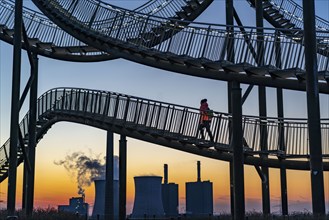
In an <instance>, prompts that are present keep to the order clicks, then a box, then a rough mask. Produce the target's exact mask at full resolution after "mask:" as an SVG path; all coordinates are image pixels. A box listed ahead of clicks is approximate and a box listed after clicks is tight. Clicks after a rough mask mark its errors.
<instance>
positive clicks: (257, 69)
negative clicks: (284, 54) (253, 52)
mask: <svg viewBox="0 0 329 220" xmlns="http://www.w3.org/2000/svg"><path fill="white" fill-rule="evenodd" d="M276 70H278V68H277V67H275V66H272V65H266V66H253V67H247V68H245V71H246V73H247V74H248V75H257V76H264V75H266V74H268V73H269V72H271V71H276Z"/></svg>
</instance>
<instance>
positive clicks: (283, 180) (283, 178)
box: [275, 32, 288, 216]
mask: <svg viewBox="0 0 329 220" xmlns="http://www.w3.org/2000/svg"><path fill="white" fill-rule="evenodd" d="M275 41H276V43H275V57H276V58H277V59H276V67H278V68H281V67H282V64H281V45H280V32H277V37H276V39H275ZM276 97H277V101H276V102H277V112H278V118H279V131H278V132H279V140H278V142H279V147H280V150H281V151H282V152H285V151H286V146H285V143H284V124H283V123H284V121H283V117H284V111H283V90H282V88H277V89H276ZM279 160H280V161H283V160H284V159H283V158H279ZM280 185H281V210H282V215H283V216H285V215H288V193H287V170H286V167H285V166H284V165H283V164H282V165H281V167H280Z"/></svg>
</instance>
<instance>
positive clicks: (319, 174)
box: [303, 0, 325, 217]
mask: <svg viewBox="0 0 329 220" xmlns="http://www.w3.org/2000/svg"><path fill="white" fill-rule="evenodd" d="M303 17H304V31H305V32H306V33H307V34H304V45H305V66H306V73H307V77H306V78H307V80H306V90H307V116H308V135H309V146H310V167H311V170H310V171H311V188H312V207H313V215H314V217H319V216H324V215H325V199H324V182H323V162H322V143H321V128H320V107H319V87H318V77H317V75H318V73H317V57H316V48H317V45H316V33H315V6H314V0H303Z"/></svg>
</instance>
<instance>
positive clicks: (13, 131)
mask: <svg viewBox="0 0 329 220" xmlns="http://www.w3.org/2000/svg"><path fill="white" fill-rule="evenodd" d="M22 11H23V0H16V3H15V24H14V33H15V34H14V55H13V77H12V93H11V118H10V148H9V149H10V152H9V171H8V193H7V210H8V215H9V216H13V215H15V209H16V182H17V146H18V132H19V126H18V123H19V95H20V81H21V54H22V51H21V48H22V37H21V36H22V34H21V33H22V23H23V19H22Z"/></svg>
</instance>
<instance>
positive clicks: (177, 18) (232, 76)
mask: <svg viewBox="0 0 329 220" xmlns="http://www.w3.org/2000/svg"><path fill="white" fill-rule="evenodd" d="M247 1H248V3H249V4H250V5H251V6H252V7H253V8H255V11H256V16H255V19H256V27H244V25H243V24H242V22H241V20H240V18H239V14H238V12H237V11H236V10H235V8H234V4H233V3H234V2H233V0H226V1H225V3H226V25H214V24H203V23H198V24H194V23H193V20H194V19H195V18H196V17H197V16H198V15H200V14H201V13H202V12H203V11H204V10H205V9H206V8H207V7H208V6H209V5H210V4H211V2H212V0H203V1H202V0H191V1H183V0H177V1H175V3H176V4H168V5H166V6H165V5H164V4H161V3H159V2H157V0H150V2H149V4H145V5H143V6H142V7H140V8H138V9H136V10H135V11H129V10H126V9H122V8H118V7H116V6H111V5H108V4H107V3H103V2H99V3H98V2H91V1H89V0H80V1H70V0H68V1H58V0H33V2H34V3H35V5H36V6H37V7H38V8H39V9H40V10H41V11H42V13H43V14H44V15H42V14H40V13H37V12H34V11H32V10H30V9H26V8H23V4H22V0H16V1H15V3H13V2H11V1H9V0H2V1H0V8H1V10H0V12H1V14H0V39H1V40H3V41H6V42H8V43H11V44H13V46H14V60H13V77H12V93H11V95H12V102H11V103H12V104H11V119H10V139H9V140H8V141H7V142H6V143H4V145H3V146H2V147H1V148H0V169H1V173H0V180H1V181H3V180H4V179H6V178H8V198H7V209H8V214H9V216H13V215H15V210H16V208H15V203H16V181H17V165H18V164H20V163H22V162H24V165H25V166H24V180H23V185H24V190H23V208H24V209H25V210H26V214H27V215H30V214H31V212H32V210H33V200H34V197H33V194H34V175H35V147H36V144H37V142H38V141H39V140H40V139H41V138H42V136H43V135H44V134H45V132H46V131H47V130H48V129H49V128H50V126H51V125H52V124H54V123H56V122H58V121H61V120H65V121H72V122H78V123H82V124H87V125H90V126H94V127H98V128H101V129H105V130H107V131H108V145H107V146H108V148H107V156H108V158H111V156H113V155H112V154H113V132H114V133H118V134H120V135H121V140H120V149H122V151H121V152H122V155H121V156H120V161H121V162H120V164H121V166H120V176H121V177H122V178H121V180H120V186H123V187H121V188H120V195H121V196H120V199H119V200H120V202H119V203H120V216H125V201H126V200H125V195H126V194H125V193H126V147H127V143H126V136H128V137H133V138H137V139H140V140H144V141H148V142H151V143H156V144H160V145H164V146H168V147H171V148H174V149H179V150H182V151H185V152H190V153H195V154H198V155H203V156H207V157H211V158H216V159H220V160H225V161H229V162H230V175H231V185H232V188H231V195H232V197H231V204H232V205H231V210H232V214H233V215H234V219H243V218H244V216H245V205H244V184H243V181H244V172H243V166H244V164H250V165H253V166H255V168H256V170H257V171H258V173H259V175H260V179H261V180H262V201H263V213H264V214H265V215H267V214H269V213H270V199H269V195H270V194H269V178H270V177H269V172H268V168H269V167H271V168H278V169H280V178H281V180H280V182H281V195H282V196H281V197H282V198H281V199H282V213H283V214H287V213H288V205H287V204H288V200H287V179H286V169H296V170H309V171H310V173H311V183H312V205H313V213H314V216H315V217H319V216H320V217H321V216H323V215H324V214H325V206H324V204H325V202H324V185H323V171H328V170H329V164H328V162H323V158H328V156H329V152H328V151H329V148H328V145H329V143H327V142H328V140H327V139H325V138H323V137H322V136H324V135H327V134H328V133H327V132H328V131H327V130H328V127H327V126H326V124H327V122H326V121H325V120H321V119H320V110H319V93H324V94H328V93H329V87H328V82H329V78H328V72H329V50H328V48H329V40H328V39H329V31H328V30H329V22H328V21H326V20H324V19H321V18H318V17H316V16H315V12H314V0H303V7H301V6H299V5H297V4H296V3H295V2H293V1H292V0H268V1H256V0H247ZM154 5H155V6H156V8H157V10H153V9H154ZM177 5H178V7H177ZM13 15H14V16H13ZM157 15H161V16H157ZM301 15H303V16H301ZM166 17H167V18H166ZM263 19H266V20H267V21H268V22H269V23H270V24H272V25H273V26H274V28H273V29H268V28H264V27H263ZM234 20H235V21H236V24H237V25H238V26H233V25H234ZM27 24H28V25H27ZM188 25H189V27H188V28H187V26H188ZM53 30H55V31H53ZM305 33H307V34H305ZM191 42H198V45H199V46H198V49H197V50H195V49H194V48H193V45H195V44H193V43H191ZM22 48H23V49H25V50H26V51H27V53H28V58H29V62H30V65H31V76H30V78H29V80H28V82H27V84H26V85H25V88H24V89H23V91H22V92H21V91H20V72H21V49H22ZM38 55H42V56H47V57H50V58H54V59H61V60H69V61H82V62H87V61H88V62H89V61H90V62H92V61H101V60H110V59H115V58H119V57H120V58H124V59H127V60H130V61H133V62H137V63H141V64H144V65H148V66H152V67H156V68H161V69H165V70H169V71H174V72H178V73H181V74H187V75H191V76H199V77H203V78H209V79H214V80H223V81H227V82H228V96H229V97H228V100H229V103H228V113H219V112H217V113H216V117H214V118H213V120H212V124H211V126H212V127H211V130H212V131H213V135H214V141H213V143H210V142H209V140H206V141H204V140H202V141H201V140H199V139H198V138H196V134H195V132H196V131H197V128H196V127H195V126H194V125H195V124H197V123H195V121H193V120H195V118H198V116H199V115H198V114H199V113H198V111H197V110H196V109H193V108H189V107H183V106H179V105H174V104H169V103H163V102H157V101H154V100H147V99H143V98H140V97H131V96H127V95H122V94H117V93H108V92H104V91H95V90H86V89H72V88H58V89H53V90H50V91H48V92H46V93H45V94H43V95H42V96H41V97H40V99H37V87H38ZM241 83H245V84H248V85H249V87H248V89H247V90H246V92H245V93H244V94H242V93H241V88H240V84H241ZM254 86H258V95H259V116H257V117H256V116H255V117H249V116H243V115H242V105H243V103H244V102H245V100H246V99H247V97H248V95H249V93H250V92H251V90H252V89H253V87H254ZM266 87H274V88H277V109H278V117H276V118H269V117H268V116H267V114H266V112H267V109H266ZM283 89H292V90H297V91H306V93H307V106H308V118H307V119H303V120H297V119H296V120H293V119H286V118H284V115H283ZM28 92H30V93H29V94H30V98H29V101H30V103H29V104H30V106H29V113H28V114H27V115H26V117H25V118H24V119H23V120H22V122H21V123H20V124H19V113H20V108H21V106H22V105H23V103H24V100H25V98H26V96H27V94H28ZM20 95H21V96H20ZM118 100H119V101H118ZM91 103H92V104H91ZM145 106H146V107H145ZM160 113H161V114H160ZM173 118H175V123H174V122H173V121H174V120H173ZM145 134H150V135H147V136H146V135H145ZM321 135H322V136H321ZM246 144H247V145H248V146H249V148H248V149H247V150H246V149H245V148H244V147H243V146H244V145H246ZM17 146H19V147H17ZM209 147H213V148H212V149H208V148H209ZM268 155H272V156H273V157H268ZM288 159H289V160H288ZM110 160H111V159H110ZM108 162H111V161H108ZM107 175H108V176H111V175H112V176H113V173H112V172H111V171H110V170H109V169H108V170H107ZM107 179H108V178H107ZM106 185H107V186H109V187H107V188H106V189H107V190H106V197H105V202H106V204H107V203H108V204H109V207H110V206H111V208H109V209H108V210H106V211H107V212H108V213H106V214H105V217H106V218H107V219H111V217H113V216H112V215H113V206H112V205H113V204H112V203H111V202H110V201H111V198H112V197H113V183H110V182H107V183H106ZM111 204H112V205H111Z"/></svg>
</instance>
